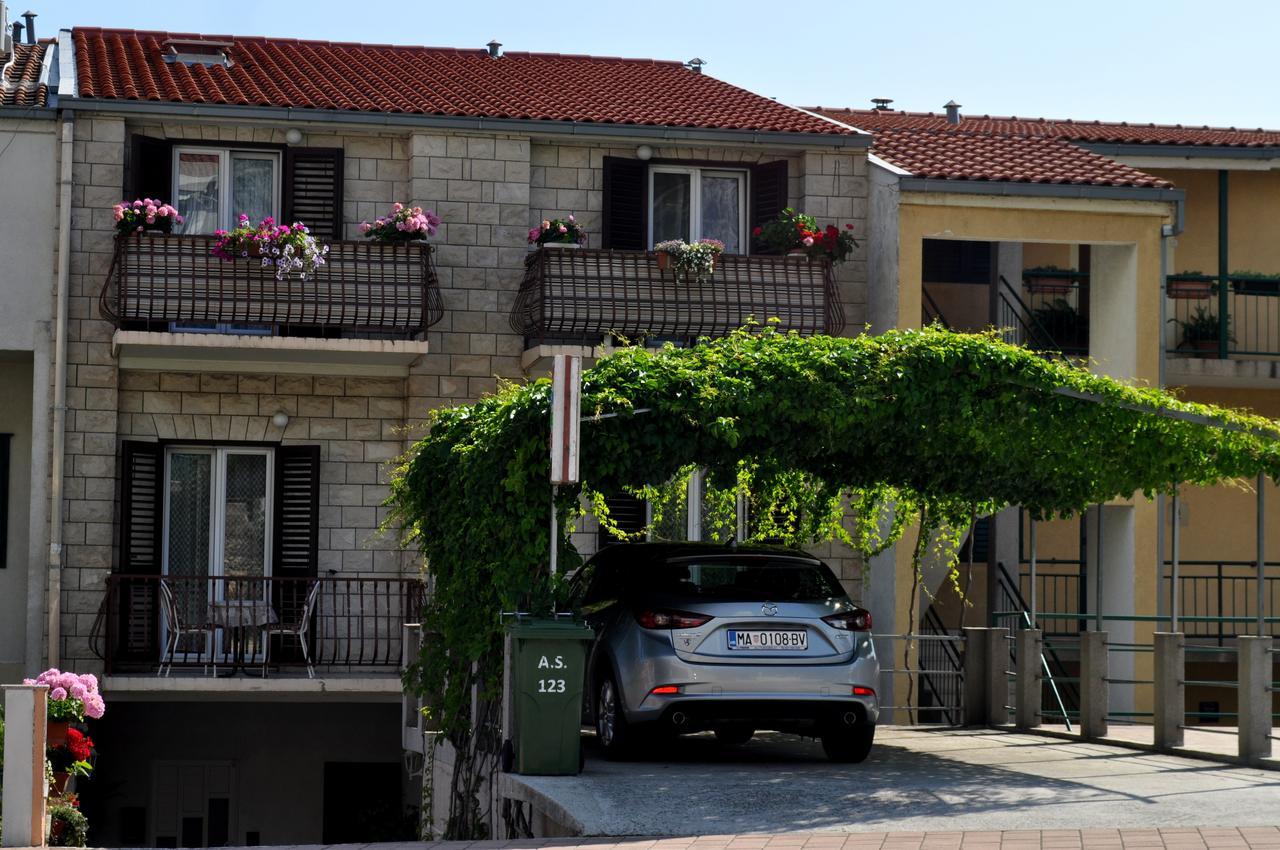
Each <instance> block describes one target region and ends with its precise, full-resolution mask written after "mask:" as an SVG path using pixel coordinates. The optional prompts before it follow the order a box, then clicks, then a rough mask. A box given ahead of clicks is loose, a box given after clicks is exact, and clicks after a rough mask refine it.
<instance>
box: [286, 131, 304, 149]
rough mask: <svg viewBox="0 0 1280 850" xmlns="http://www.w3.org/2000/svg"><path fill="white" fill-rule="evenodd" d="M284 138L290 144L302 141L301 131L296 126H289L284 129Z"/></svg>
mask: <svg viewBox="0 0 1280 850" xmlns="http://www.w3.org/2000/svg"><path fill="white" fill-rule="evenodd" d="M284 140H285V141H286V142H288V143H289V144H291V145H296V144H298V143H299V142H301V141H302V131H301V130H299V129H298V128H297V127H290V128H289V129H288V130H285V133H284Z"/></svg>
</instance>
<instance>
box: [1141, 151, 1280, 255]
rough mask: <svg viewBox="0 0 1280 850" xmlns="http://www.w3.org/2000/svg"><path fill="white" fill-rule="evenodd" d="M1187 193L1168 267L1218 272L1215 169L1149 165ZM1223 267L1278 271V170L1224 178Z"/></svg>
mask: <svg viewBox="0 0 1280 850" xmlns="http://www.w3.org/2000/svg"><path fill="white" fill-rule="evenodd" d="M1143 170H1144V171H1146V172H1147V173H1149V174H1153V175H1156V176H1158V177H1163V178H1165V179H1166V180H1169V181H1172V182H1173V184H1174V185H1176V186H1177V187H1178V188H1180V189H1184V190H1185V191H1186V193H1187V201H1186V227H1185V229H1184V230H1183V232H1182V233H1181V234H1180V235H1179V236H1178V245H1177V248H1175V249H1174V259H1173V265H1172V266H1171V267H1170V271H1173V272H1184V271H1201V272H1204V273H1205V274H1217V272H1218V172H1217V171H1209V170H1204V171H1201V170H1191V169H1172V168H1171V169H1167V170H1160V169H1151V168H1144V169H1143ZM1227 197H1228V199H1229V205H1228V208H1227V217H1228V224H1227V227H1228V234H1229V238H1228V241H1227V249H1228V251H1227V253H1228V266H1229V268H1228V271H1232V272H1235V271H1245V270H1249V271H1261V272H1268V273H1275V272H1280V172H1274V171H1232V172H1230V175H1229V178H1228V187H1227Z"/></svg>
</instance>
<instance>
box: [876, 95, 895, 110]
mask: <svg viewBox="0 0 1280 850" xmlns="http://www.w3.org/2000/svg"><path fill="white" fill-rule="evenodd" d="M871 103H872V104H874V105H873V106H872V109H875V110H878V111H881V112H883V111H884V110H886V109H888V108H889V104H891V103H893V98H891V97H873V98H871Z"/></svg>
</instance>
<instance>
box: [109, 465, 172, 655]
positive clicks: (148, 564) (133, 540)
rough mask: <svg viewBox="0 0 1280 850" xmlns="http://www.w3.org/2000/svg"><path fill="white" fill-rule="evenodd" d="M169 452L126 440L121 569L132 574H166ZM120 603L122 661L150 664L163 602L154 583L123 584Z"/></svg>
mask: <svg viewBox="0 0 1280 850" xmlns="http://www.w3.org/2000/svg"><path fill="white" fill-rule="evenodd" d="M163 476H164V450H163V449H162V448H161V447H160V445H159V444H158V443H143V442H138V441H135V440H126V441H125V443H124V454H123V456H122V459H121V476H120V565H119V570H118V572H121V573H125V574H129V575H141V576H158V575H160V532H161V527H162V525H163V523H164V513H163V512H164V503H163V500H162V496H161V492H162V490H161V486H160V485H161V479H162V478H163ZM117 594H118V595H117V598H116V600H115V605H116V616H117V617H118V619H117V622H116V634H117V635H119V636H120V637H119V639H118V640H117V641H116V642H115V646H116V648H117V651H118V652H119V654H120V656H121V658H124V659H139V660H150V659H154V658H157V657H158V656H159V653H160V635H159V629H160V599H159V596H158V587H157V585H156V582H155V580H154V579H150V580H128V579H126V580H123V581H121V582H120V584H119V586H118V589H117Z"/></svg>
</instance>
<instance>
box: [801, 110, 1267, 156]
mask: <svg viewBox="0 0 1280 850" xmlns="http://www.w3.org/2000/svg"><path fill="white" fill-rule="evenodd" d="M815 111H818V112H821V113H822V114H823V115H827V116H828V117H831V118H834V119H835V120H837V121H843V122H844V123H846V124H851V125H852V126H854V127H858V128H860V129H863V130H870V131H872V132H874V131H876V130H945V131H948V132H973V133H1003V134H1008V135H1014V136H1048V137H1050V138H1054V139H1065V140H1067V141H1072V142H1093V143H1097V144H1125V145H1214V146H1218V145H1222V146H1228V147H1271V146H1276V145H1280V130H1263V129H1256V130H1254V129H1248V128H1237V127H1192V126H1184V125H1182V124H1130V123H1128V122H1123V121H1120V122H1116V121H1073V120H1070V119H1055V118H1026V117H1019V116H1016V115H1014V116H1008V117H999V116H996V117H993V116H991V115H964V114H961V116H960V123H959V124H950V123H948V122H947V117H946V116H945V115H943V114H939V113H936V112H899V111H897V110H892V109H884V110H877V109H823V108H822V107H818V108H817V109H816V110H815Z"/></svg>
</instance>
